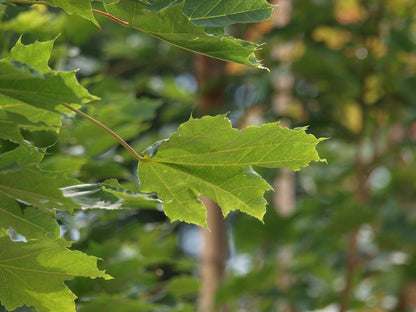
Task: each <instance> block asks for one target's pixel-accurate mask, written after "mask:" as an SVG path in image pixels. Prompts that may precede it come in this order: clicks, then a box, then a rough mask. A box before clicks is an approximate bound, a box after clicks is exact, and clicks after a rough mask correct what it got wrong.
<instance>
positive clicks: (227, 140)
mask: <svg viewBox="0 0 416 312" xmlns="http://www.w3.org/2000/svg"><path fill="white" fill-rule="evenodd" d="M319 141H320V140H319V139H316V138H315V137H314V136H313V135H308V134H306V133H305V129H295V130H290V129H287V128H281V127H280V126H279V124H278V123H271V124H265V125H263V126H261V127H248V128H246V129H244V130H242V131H238V130H237V129H233V128H232V127H231V123H230V121H229V120H228V119H227V118H225V117H224V116H216V117H204V118H202V119H191V120H189V121H188V122H186V123H184V124H182V125H181V126H180V128H179V130H178V132H176V133H174V134H172V135H171V136H170V138H169V141H165V142H159V143H158V144H156V145H155V146H153V147H151V148H149V149H147V150H146V151H145V152H144V153H145V154H147V155H148V156H147V158H146V160H145V161H141V162H140V163H139V170H138V175H139V180H140V183H141V188H142V190H143V191H144V192H151V191H153V192H156V193H157V194H158V196H159V197H160V198H161V199H162V200H163V207H164V210H165V212H166V214H167V215H168V216H169V218H170V219H171V220H183V221H185V222H191V223H196V224H199V225H204V226H205V225H206V221H205V218H206V211H205V208H204V206H203V204H202V203H201V202H200V201H199V200H198V198H199V197H200V196H201V195H205V196H208V197H210V198H211V199H212V200H214V201H215V202H216V203H218V204H219V205H220V207H221V209H222V211H223V214H224V215H227V214H228V213H229V212H230V211H231V210H241V211H243V212H245V213H247V214H249V215H252V216H255V217H257V218H258V219H262V217H263V215H264V213H265V205H266V202H265V200H264V198H263V194H264V192H265V191H267V190H270V189H271V188H270V186H269V185H268V184H267V182H266V181H264V180H263V179H262V178H261V177H260V176H259V175H258V174H257V173H255V172H254V171H253V170H252V169H251V165H256V166H260V167H266V168H279V167H284V168H290V169H292V170H299V169H300V168H301V167H304V166H306V165H308V163H309V162H310V161H319V160H320V158H319V156H318V153H317V152H316V150H315V146H316V145H317V144H318V143H319ZM151 156H153V158H151Z"/></svg>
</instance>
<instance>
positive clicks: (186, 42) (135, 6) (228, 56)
mask: <svg viewBox="0 0 416 312" xmlns="http://www.w3.org/2000/svg"><path fill="white" fill-rule="evenodd" d="M105 8H106V10H107V12H108V13H110V14H111V15H114V16H116V17H118V18H120V19H122V20H124V21H126V22H128V23H129V24H130V25H131V26H132V27H134V28H137V29H138V30H140V31H143V32H145V33H148V34H149V35H152V36H154V37H156V38H159V39H162V40H165V41H167V42H169V43H170V44H173V45H175V46H178V47H181V48H183V49H185V50H189V51H193V52H197V53H200V54H204V55H208V56H212V57H215V58H218V59H221V60H225V61H230V62H235V63H240V64H244V65H247V66H252V67H258V68H262V66H261V64H260V61H258V60H257V59H256V56H255V54H254V52H255V50H256V49H257V48H258V46H257V45H256V44H254V43H252V42H248V41H243V40H240V39H236V38H232V37H229V36H223V35H218V34H209V33H206V32H205V28H204V27H203V26H197V25H195V24H193V23H192V22H190V21H189V20H188V19H187V18H186V16H185V15H184V14H183V13H182V5H175V6H171V7H167V8H165V9H164V10H162V11H160V12H149V11H148V10H147V9H146V4H145V3H142V2H140V1H131V0H120V1H119V2H118V3H115V4H107V5H105Z"/></svg>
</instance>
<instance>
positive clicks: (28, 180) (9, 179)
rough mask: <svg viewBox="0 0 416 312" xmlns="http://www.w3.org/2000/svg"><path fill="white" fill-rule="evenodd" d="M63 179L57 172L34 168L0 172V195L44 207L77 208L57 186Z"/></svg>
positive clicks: (68, 209) (59, 185)
mask: <svg viewBox="0 0 416 312" xmlns="http://www.w3.org/2000/svg"><path fill="white" fill-rule="evenodd" d="M61 180H65V178H64V177H62V176H60V175H59V174H53V173H45V174H41V172H40V171H39V170H36V169H35V168H33V169H30V168H22V169H20V170H16V171H5V172H4V173H1V174H0V196H8V197H10V198H15V199H17V200H19V201H21V202H24V203H28V204H30V205H33V206H36V207H39V208H45V209H61V210H66V211H72V210H73V209H77V208H79V206H78V205H77V204H75V203H74V202H73V201H72V200H71V199H70V198H66V197H64V196H63V195H62V193H61V191H60V190H59V187H62V186H64V185H61V183H62V182H64V183H65V182H68V181H61Z"/></svg>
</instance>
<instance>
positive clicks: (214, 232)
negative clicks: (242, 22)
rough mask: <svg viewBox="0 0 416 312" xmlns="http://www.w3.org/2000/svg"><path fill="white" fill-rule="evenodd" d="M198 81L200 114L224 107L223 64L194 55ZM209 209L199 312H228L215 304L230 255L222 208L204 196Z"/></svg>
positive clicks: (203, 230)
mask: <svg viewBox="0 0 416 312" xmlns="http://www.w3.org/2000/svg"><path fill="white" fill-rule="evenodd" d="M195 69H196V77H197V80H198V90H199V103H198V107H197V114H198V115H200V116H201V115H206V114H212V113H216V112H217V111H218V110H219V109H220V108H221V107H223V106H224V90H223V89H224V87H223V85H224V84H223V80H224V63H223V62H221V61H218V60H215V59H212V58H208V57H206V56H203V55H197V56H196V58H195ZM202 200H203V202H204V205H205V207H206V209H207V223H208V229H201V232H202V240H203V242H202V251H201V254H200V260H199V275H200V278H201V290H200V293H199V298H198V311H199V312H214V311H225V308H216V307H215V297H216V291H217V289H218V286H219V285H220V283H221V280H222V279H223V277H224V273H225V263H226V260H227V257H228V248H227V236H226V228H225V223H224V216H223V215H222V211H221V208H220V207H219V206H218V205H217V204H216V203H215V202H214V201H212V200H211V199H209V198H207V197H203V198H202Z"/></svg>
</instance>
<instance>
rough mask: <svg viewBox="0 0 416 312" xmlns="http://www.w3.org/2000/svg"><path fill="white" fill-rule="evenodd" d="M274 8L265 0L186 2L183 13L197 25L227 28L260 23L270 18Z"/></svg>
mask: <svg viewBox="0 0 416 312" xmlns="http://www.w3.org/2000/svg"><path fill="white" fill-rule="evenodd" d="M272 11H273V6H272V5H270V4H268V3H267V1H265V0H251V1H244V0H243V1H235V0H221V1H218V0H205V1H199V0H186V1H185V5H184V7H183V13H184V14H185V15H186V16H188V18H189V20H190V21H191V22H193V23H194V24H196V25H203V26H209V27H226V26H229V25H231V24H235V23H251V22H260V21H263V20H266V19H268V18H269V17H270V15H271V14H272Z"/></svg>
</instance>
